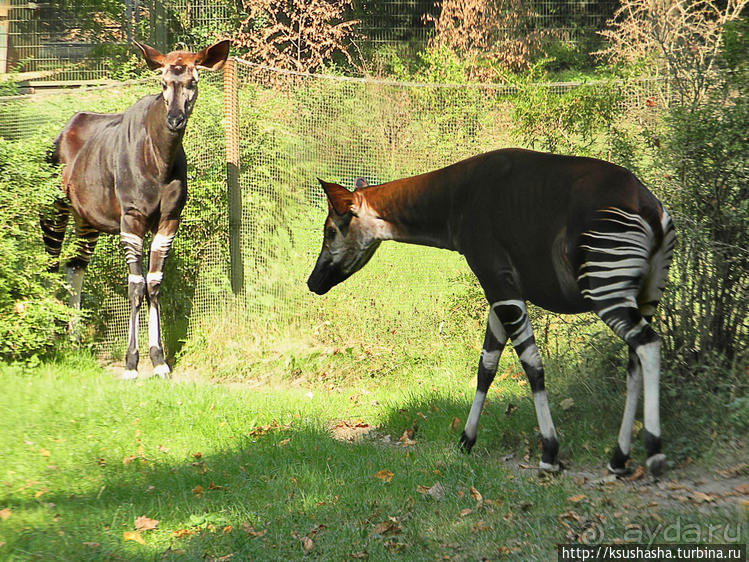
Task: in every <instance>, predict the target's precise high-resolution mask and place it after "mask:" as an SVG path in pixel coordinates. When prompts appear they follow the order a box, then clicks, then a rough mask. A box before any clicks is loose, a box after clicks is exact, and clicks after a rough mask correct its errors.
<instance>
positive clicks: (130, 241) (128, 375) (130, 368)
mask: <svg viewBox="0 0 749 562" xmlns="http://www.w3.org/2000/svg"><path fill="white" fill-rule="evenodd" d="M139 230H140V229H139ZM120 241H121V242H122V247H123V249H124V250H125V260H126V261H127V267H128V271H129V272H130V273H129V274H128V276H127V298H128V301H129V302H130V318H129V320H128V329H127V352H126V353H125V370H124V371H123V373H122V378H123V379H135V378H137V377H138V359H139V357H138V356H139V353H138V329H139V327H140V326H139V323H140V322H139V320H140V319H139V314H140V307H141V304H143V299H144V298H145V296H146V280H145V279H144V277H143V236H141V235H139V234H134V233H132V232H127V231H125V230H124V229H123V230H122V232H120Z"/></svg>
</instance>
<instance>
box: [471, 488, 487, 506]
mask: <svg viewBox="0 0 749 562" xmlns="http://www.w3.org/2000/svg"><path fill="white" fill-rule="evenodd" d="M468 491H469V492H470V493H471V497H472V498H473V499H474V500H476V501H477V502H480V501H481V500H482V499H484V497H483V496H482V495H481V492H479V491H478V490H477V489H476V488H474V487H473V486H471V487H470V488H469V490H468Z"/></svg>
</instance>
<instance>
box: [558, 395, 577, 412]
mask: <svg viewBox="0 0 749 562" xmlns="http://www.w3.org/2000/svg"><path fill="white" fill-rule="evenodd" d="M559 405H560V406H561V407H562V410H569V409H570V408H572V406H574V405H575V400H574V399H573V398H565V399H564V400H562V401H561V402H560V403H559Z"/></svg>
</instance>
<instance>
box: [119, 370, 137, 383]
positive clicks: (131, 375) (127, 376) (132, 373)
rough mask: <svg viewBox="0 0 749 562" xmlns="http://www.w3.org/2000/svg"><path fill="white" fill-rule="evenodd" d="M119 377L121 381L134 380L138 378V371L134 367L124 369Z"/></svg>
mask: <svg viewBox="0 0 749 562" xmlns="http://www.w3.org/2000/svg"><path fill="white" fill-rule="evenodd" d="M120 378H121V379H122V380H123V381H131V380H135V379H137V378H138V371H136V370H135V369H125V370H124V371H122V374H121V375H120Z"/></svg>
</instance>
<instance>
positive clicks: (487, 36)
mask: <svg viewBox="0 0 749 562" xmlns="http://www.w3.org/2000/svg"><path fill="white" fill-rule="evenodd" d="M533 16H534V11H533V7H532V4H531V3H530V2H523V1H522V0H444V1H443V2H442V11H441V13H440V15H439V17H437V18H431V17H429V16H427V19H428V20H431V21H433V22H434V32H435V33H434V38H433V40H432V42H433V44H435V45H437V46H446V47H448V48H450V49H451V50H453V51H454V52H455V53H457V54H458V55H460V56H461V57H465V58H466V59H467V60H468V61H471V62H473V63H474V66H475V68H476V70H475V71H474V74H477V75H481V74H482V71H481V70H479V67H481V66H482V65H480V64H475V63H478V62H479V61H480V60H484V61H488V62H490V63H494V64H495V65H496V66H497V67H499V68H502V69H505V70H514V71H517V70H526V69H528V68H529V67H530V65H531V63H532V62H533V60H535V59H536V58H538V56H539V55H542V54H543V45H544V42H545V41H546V40H548V39H552V38H562V33H561V32H560V31H559V30H554V29H544V28H540V27H537V26H536V25H535V19H534V18H533ZM485 72H486V71H485V70H484V71H483V73H485ZM475 77H480V76H475Z"/></svg>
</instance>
